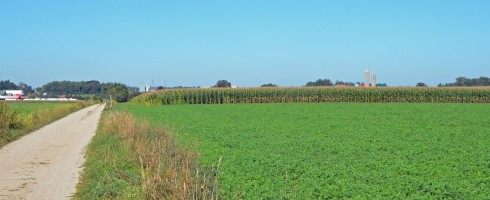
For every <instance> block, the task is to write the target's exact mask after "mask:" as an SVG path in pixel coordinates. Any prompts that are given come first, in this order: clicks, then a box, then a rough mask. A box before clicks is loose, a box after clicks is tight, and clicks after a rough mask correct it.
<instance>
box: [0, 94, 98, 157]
mask: <svg viewBox="0 0 490 200" xmlns="http://www.w3.org/2000/svg"><path fill="white" fill-rule="evenodd" d="M93 104H94V103H93V102H87V101H80V102H76V103H49V105H48V104H46V103H44V104H43V103H31V102H22V103H4V102H0V148H1V147H3V146H5V145H6V144H8V143H9V142H12V141H14V140H16V139H18V138H20V137H22V136H24V135H25V134H27V133H30V132H32V131H35V130H37V129H39V128H41V127H43V126H45V125H47V124H49V123H51V122H53V121H56V120H58V119H61V118H63V117H65V116H67V115H68V114H70V113H73V112H75V111H77V110H80V109H82V108H85V107H87V106H90V105H93Z"/></svg>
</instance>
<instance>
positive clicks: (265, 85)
mask: <svg viewBox="0 0 490 200" xmlns="http://www.w3.org/2000/svg"><path fill="white" fill-rule="evenodd" d="M260 87H278V86H277V85H276V84H272V83H266V84H262V85H261V86H260Z"/></svg>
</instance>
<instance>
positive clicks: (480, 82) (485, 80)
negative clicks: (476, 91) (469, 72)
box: [437, 76, 490, 87]
mask: <svg viewBox="0 0 490 200" xmlns="http://www.w3.org/2000/svg"><path fill="white" fill-rule="evenodd" d="M437 86H438V87H465V86H490V78H489V77H484V76H481V77H479V78H466V77H458V78H456V81H455V82H453V83H444V84H442V83H439V85H437Z"/></svg>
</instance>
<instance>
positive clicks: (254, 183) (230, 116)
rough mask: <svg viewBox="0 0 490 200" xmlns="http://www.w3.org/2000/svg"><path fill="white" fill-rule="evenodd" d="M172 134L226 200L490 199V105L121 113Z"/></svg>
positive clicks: (139, 108) (230, 107)
mask: <svg viewBox="0 0 490 200" xmlns="http://www.w3.org/2000/svg"><path fill="white" fill-rule="evenodd" d="M119 109H121V110H127V111H130V112H131V113H133V114H134V115H135V116H137V117H138V118H142V119H149V120H151V121H152V123H153V124H167V125H170V126H171V127H173V129H174V130H175V132H176V135H177V137H178V139H179V140H180V141H181V142H183V144H185V143H189V144H195V145H196V146H195V148H196V151H197V152H199V153H200V155H201V157H200V158H199V162H200V164H202V165H211V164H213V163H215V164H216V163H217V162H218V160H219V158H220V157H222V162H221V166H220V172H219V174H220V178H219V180H220V186H221V190H222V191H221V195H222V196H223V198H224V199H232V198H246V199H257V198H265V199H277V198H289V199H292V198H297V199H305V198H312V199H326V198H368V199H369V198H403V199H405V198H410V199H412V198H427V197H428V198H436V199H440V198H456V199H482V198H483V199H485V198H489V197H490V123H489V122H490V114H489V113H490V106H489V105H488V104H452V103H445V104H430V103H420V104H410V103H383V104H379V103H323V104H322V103H310V104H305V103H290V104H225V105H172V106H144V105H135V104H129V105H127V104H126V105H119Z"/></svg>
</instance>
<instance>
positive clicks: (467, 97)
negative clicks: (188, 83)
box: [133, 87, 490, 105]
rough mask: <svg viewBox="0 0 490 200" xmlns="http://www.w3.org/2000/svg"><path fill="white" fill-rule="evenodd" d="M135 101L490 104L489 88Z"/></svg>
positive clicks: (258, 91) (269, 92) (246, 91)
mask: <svg viewBox="0 0 490 200" xmlns="http://www.w3.org/2000/svg"><path fill="white" fill-rule="evenodd" d="M133 102H137V103H143V104H147V105H171V104H240V103H318V102H360V103H365V102H407V103H411V102H418V103H421V102H426V103H490V88H488V87H487V88H485V87H482V88H339V87H312V88H311V87H304V88H240V89H221V88H211V89H184V90H182V89H175V90H163V91H158V92H154V93H149V94H145V95H141V96H139V97H137V98H135V99H134V100H133Z"/></svg>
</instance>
